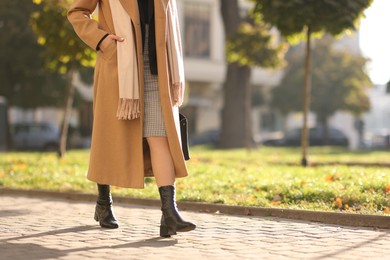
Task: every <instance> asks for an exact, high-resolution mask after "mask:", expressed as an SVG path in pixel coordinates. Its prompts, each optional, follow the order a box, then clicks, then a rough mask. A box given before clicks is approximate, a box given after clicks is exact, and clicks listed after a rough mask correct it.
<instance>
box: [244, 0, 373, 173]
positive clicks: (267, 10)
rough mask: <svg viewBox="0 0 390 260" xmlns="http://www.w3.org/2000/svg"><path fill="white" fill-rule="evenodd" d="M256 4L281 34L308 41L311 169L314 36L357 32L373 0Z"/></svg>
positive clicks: (304, 142) (304, 129) (306, 102)
mask: <svg viewBox="0 0 390 260" xmlns="http://www.w3.org/2000/svg"><path fill="white" fill-rule="evenodd" d="M251 1H252V2H254V4H255V7H254V13H255V14H257V15H258V16H261V18H262V19H263V20H264V22H266V23H269V24H271V25H273V26H276V27H277V28H278V30H279V31H280V33H281V34H282V35H283V36H285V37H287V39H288V40H290V41H293V40H296V39H297V38H302V36H303V35H302V34H303V33H304V37H305V38H306V50H305V67H304V68H305V69H304V75H305V76H304V92H303V127H302V160H301V164H302V165H303V166H307V147H308V129H307V121H308V120H307V116H308V112H309V107H310V95H311V94H310V92H311V79H310V68H311V65H310V60H311V53H310V50H311V38H312V34H321V33H323V32H327V33H329V34H331V35H339V34H341V33H342V32H343V31H345V30H351V29H355V25H356V23H357V21H358V20H359V18H360V17H361V16H362V15H363V11H364V10H365V9H366V8H367V7H369V6H370V4H371V3H372V1H373V0H327V1H318V0H291V1H285V0H251Z"/></svg>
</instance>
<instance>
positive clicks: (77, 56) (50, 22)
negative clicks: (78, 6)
mask: <svg viewBox="0 0 390 260" xmlns="http://www.w3.org/2000/svg"><path fill="white" fill-rule="evenodd" d="M33 2H34V3H35V4H36V5H38V6H39V7H40V8H41V10H40V11H39V12H35V13H33V15H32V16H31V22H32V25H33V29H34V32H35V33H36V34H37V35H38V43H39V44H41V45H43V46H45V49H46V53H45V61H46V64H47V67H48V68H49V69H51V70H56V71H59V72H60V73H66V72H68V71H69V70H70V69H80V68H82V67H91V66H93V65H94V61H95V56H96V54H95V51H94V50H91V49H90V48H89V47H88V46H86V45H85V44H84V43H83V42H82V41H81V40H80V39H79V37H78V36H77V35H76V33H75V32H74V30H73V27H72V26H71V24H70V23H69V22H68V19H67V10H68V8H69V6H70V4H71V3H72V1H71V0H33Z"/></svg>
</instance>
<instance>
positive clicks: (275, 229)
mask: <svg viewBox="0 0 390 260" xmlns="http://www.w3.org/2000/svg"><path fill="white" fill-rule="evenodd" d="M114 208H115V213H116V215H117V218H118V219H119V221H120V227H119V229H115V230H107V229H101V228H100V227H99V226H98V225H97V223H96V222H95V221H94V220H93V211H94V203H92V202H80V201H68V200H61V199H51V198H36V197H30V198H28V197H23V196H7V195H5V196H4V195H3V196H0V259H10V260H11V259H12V260H17V259H32V260H33V259H224V260H227V259H366V258H370V259H389V257H390V230H374V229H369V228H351V227H338V226H333V225H324V224H319V223H311V222H303V221H294V220H283V219H277V218H267V217H238V216H230V215H222V214H205V213H196V212H189V211H186V212H181V213H182V215H183V217H184V218H186V219H188V220H191V221H194V222H195V223H197V225H198V227H197V229H196V230H195V231H192V232H188V233H180V234H178V235H177V236H174V237H172V238H160V237H159V236H158V232H159V220H160V214H161V213H160V210H159V209H158V208H155V207H143V206H142V207H140V206H137V205H129V204H120V203H117V204H115V205H114Z"/></svg>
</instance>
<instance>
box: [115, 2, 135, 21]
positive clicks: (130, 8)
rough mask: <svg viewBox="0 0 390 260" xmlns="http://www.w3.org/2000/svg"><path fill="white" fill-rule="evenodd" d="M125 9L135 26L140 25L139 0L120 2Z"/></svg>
mask: <svg viewBox="0 0 390 260" xmlns="http://www.w3.org/2000/svg"><path fill="white" fill-rule="evenodd" d="M119 2H120V3H121V4H122V6H123V8H124V9H125V10H126V12H127V13H128V14H129V16H130V18H131V20H132V21H133V23H134V24H139V23H140V17H139V11H138V1H137V0H119Z"/></svg>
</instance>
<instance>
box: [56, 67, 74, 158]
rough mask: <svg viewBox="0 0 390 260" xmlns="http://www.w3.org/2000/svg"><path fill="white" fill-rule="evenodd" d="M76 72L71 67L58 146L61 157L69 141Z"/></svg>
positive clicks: (68, 74)
mask: <svg viewBox="0 0 390 260" xmlns="http://www.w3.org/2000/svg"><path fill="white" fill-rule="evenodd" d="M74 73H75V72H74V70H73V69H70V70H69V71H68V73H67V84H68V86H67V88H68V96H67V97H66V102H65V107H64V117H63V120H62V127H61V137H60V145H59V147H58V156H59V157H60V158H62V157H64V156H65V153H66V144H67V141H68V129H69V119H70V116H71V114H72V107H73V99H74V93H75V90H76V87H75V86H74V84H73V77H74Z"/></svg>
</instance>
